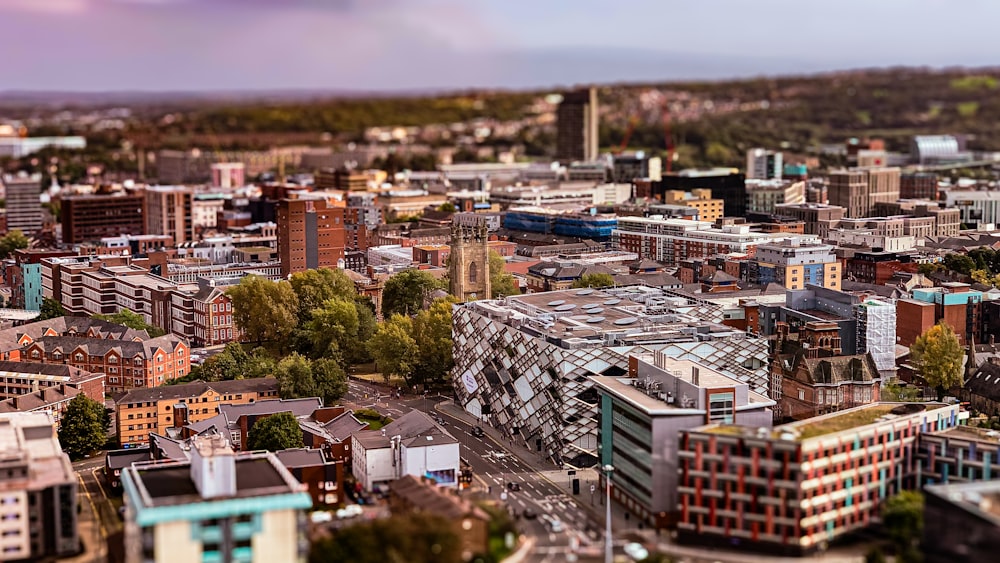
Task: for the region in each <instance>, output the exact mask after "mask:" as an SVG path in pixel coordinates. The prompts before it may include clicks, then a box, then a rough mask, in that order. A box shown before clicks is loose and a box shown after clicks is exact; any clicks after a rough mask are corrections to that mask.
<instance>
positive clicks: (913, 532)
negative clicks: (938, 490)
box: [882, 491, 924, 563]
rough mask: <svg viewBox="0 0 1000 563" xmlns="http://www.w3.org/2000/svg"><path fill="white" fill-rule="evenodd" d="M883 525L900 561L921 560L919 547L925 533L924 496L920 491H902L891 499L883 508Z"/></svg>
mask: <svg viewBox="0 0 1000 563" xmlns="http://www.w3.org/2000/svg"><path fill="white" fill-rule="evenodd" d="M882 524H883V525H884V526H885V530H886V533H887V535H888V536H889V539H890V540H892V543H893V545H895V547H896V553H897V556H898V560H899V561H903V562H904V563H905V562H917V561H920V560H921V556H920V552H919V549H918V547H917V545H918V544H919V542H920V537H921V535H922V534H923V531H924V496H923V495H922V494H920V492H919V491H901V492H900V493H899V494H897V495H895V496H892V497H889V498H888V499H887V500H886V501H885V505H883V507H882Z"/></svg>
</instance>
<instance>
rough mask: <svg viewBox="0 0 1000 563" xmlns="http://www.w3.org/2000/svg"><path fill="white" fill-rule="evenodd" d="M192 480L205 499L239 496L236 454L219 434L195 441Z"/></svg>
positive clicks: (200, 437)
mask: <svg viewBox="0 0 1000 563" xmlns="http://www.w3.org/2000/svg"><path fill="white" fill-rule="evenodd" d="M191 442H192V443H191V480H192V481H194V485H195V487H196V488H197V489H198V494H200V495H201V498H204V499H213V498H222V497H233V496H236V454H235V453H234V452H233V449H232V448H230V447H229V442H228V441H227V440H226V439H225V438H223V437H222V436H219V435H211V436H195V437H194V438H193V439H192V441H191Z"/></svg>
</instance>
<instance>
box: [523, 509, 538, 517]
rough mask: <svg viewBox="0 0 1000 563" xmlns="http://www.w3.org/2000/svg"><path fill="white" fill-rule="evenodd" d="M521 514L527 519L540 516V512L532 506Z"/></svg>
mask: <svg viewBox="0 0 1000 563" xmlns="http://www.w3.org/2000/svg"><path fill="white" fill-rule="evenodd" d="M521 516H523V517H524V519H525V520H534V519H535V518H538V514H537V513H536V512H535V511H534V510H532V509H530V508H525V509H524V512H522V513H521Z"/></svg>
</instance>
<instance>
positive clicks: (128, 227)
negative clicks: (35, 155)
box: [59, 191, 146, 244]
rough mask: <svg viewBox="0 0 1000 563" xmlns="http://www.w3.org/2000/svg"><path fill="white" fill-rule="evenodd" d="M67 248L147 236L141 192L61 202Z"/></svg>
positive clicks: (84, 196) (89, 196)
mask: <svg viewBox="0 0 1000 563" xmlns="http://www.w3.org/2000/svg"><path fill="white" fill-rule="evenodd" d="M60 201H61V207H60V212H59V215H60V222H61V223H62V241H63V243H64V244H80V243H83V242H98V241H100V240H101V239H102V238H105V237H117V236H121V235H143V234H146V222H145V218H144V214H143V207H144V206H145V204H146V195H145V194H144V193H143V192H141V191H136V192H125V191H121V192H116V193H110V194H100V193H98V194H89V195H70V196H64V197H62V198H61V199H60Z"/></svg>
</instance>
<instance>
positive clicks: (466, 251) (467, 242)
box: [448, 223, 490, 302]
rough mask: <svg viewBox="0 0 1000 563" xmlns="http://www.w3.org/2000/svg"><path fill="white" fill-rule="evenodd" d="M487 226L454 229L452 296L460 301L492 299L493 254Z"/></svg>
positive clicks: (452, 240)
mask: <svg viewBox="0 0 1000 563" xmlns="http://www.w3.org/2000/svg"><path fill="white" fill-rule="evenodd" d="M488 241H489V235H488V231H487V229H486V224H485V223H483V224H479V225H475V226H463V225H457V224H454V223H453V224H452V226H451V254H450V256H449V261H450V263H451V266H450V267H449V270H448V277H449V280H450V283H451V287H450V290H451V294H452V295H454V296H455V297H457V298H458V299H459V300H460V301H463V302H464V301H476V300H477V299H489V298H490V252H489V246H488V245H487V243H488Z"/></svg>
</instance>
